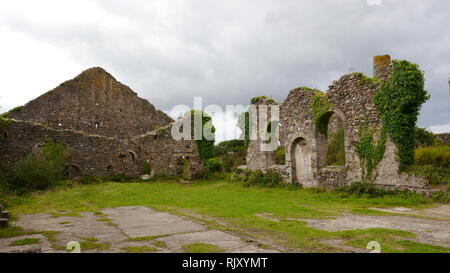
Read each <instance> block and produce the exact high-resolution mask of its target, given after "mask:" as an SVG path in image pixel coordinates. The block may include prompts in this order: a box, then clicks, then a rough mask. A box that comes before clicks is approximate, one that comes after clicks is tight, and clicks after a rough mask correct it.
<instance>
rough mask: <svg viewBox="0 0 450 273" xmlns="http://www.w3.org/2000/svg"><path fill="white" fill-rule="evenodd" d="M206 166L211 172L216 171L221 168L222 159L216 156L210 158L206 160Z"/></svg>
mask: <svg viewBox="0 0 450 273" xmlns="http://www.w3.org/2000/svg"><path fill="white" fill-rule="evenodd" d="M205 165H206V168H207V169H208V170H210V171H212V172H217V171H220V170H221V169H222V161H221V160H220V159H218V158H210V159H208V160H206V164H205Z"/></svg>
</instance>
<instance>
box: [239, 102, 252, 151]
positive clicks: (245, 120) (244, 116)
mask: <svg viewBox="0 0 450 273" xmlns="http://www.w3.org/2000/svg"><path fill="white" fill-rule="evenodd" d="M237 126H238V127H239V129H241V131H242V134H243V135H244V141H245V145H246V146H248V144H249V143H250V113H249V112H248V111H247V112H243V113H241V114H240V115H239V117H238V123H237Z"/></svg>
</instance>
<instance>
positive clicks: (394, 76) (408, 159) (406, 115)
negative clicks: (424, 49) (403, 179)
mask: <svg viewBox="0 0 450 273" xmlns="http://www.w3.org/2000/svg"><path fill="white" fill-rule="evenodd" d="M428 99H429V96H428V93H427V91H426V90H424V74H423V72H422V71H421V70H420V69H419V66H418V65H416V64H413V63H410V62H408V61H398V60H395V61H393V69H392V72H391V74H390V76H389V78H388V79H387V81H386V82H385V83H383V85H382V86H381V87H380V89H379V90H378V91H377V93H376V94H375V95H374V103H375V106H376V107H377V110H378V113H379V116H380V118H381V120H382V122H383V126H384V127H385V129H386V131H387V133H388V134H389V136H390V137H391V138H392V141H393V142H394V143H395V145H396V147H397V156H398V158H399V161H400V169H404V168H405V167H407V166H409V165H412V164H414V146H415V126H416V122H417V118H418V115H419V111H420V108H421V106H422V104H423V103H425V102H426V101H427V100H428Z"/></svg>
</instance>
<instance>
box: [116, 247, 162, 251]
mask: <svg viewBox="0 0 450 273" xmlns="http://www.w3.org/2000/svg"><path fill="white" fill-rule="evenodd" d="M121 250H123V253H150V252H155V251H157V250H158V249H156V248H154V247H151V246H126V247H122V248H121Z"/></svg>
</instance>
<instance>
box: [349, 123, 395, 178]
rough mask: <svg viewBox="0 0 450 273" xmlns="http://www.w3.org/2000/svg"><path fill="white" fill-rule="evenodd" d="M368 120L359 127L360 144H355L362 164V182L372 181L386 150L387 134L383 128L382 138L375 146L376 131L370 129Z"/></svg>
mask: <svg viewBox="0 0 450 273" xmlns="http://www.w3.org/2000/svg"><path fill="white" fill-rule="evenodd" d="M368 124H369V123H368V120H366V122H365V123H364V124H363V125H361V126H360V127H359V130H358V136H359V142H356V143H355V148H356V153H357V154H358V157H359V159H360V162H361V169H362V180H363V181H365V182H366V181H371V180H372V179H373V170H374V169H375V168H376V167H377V166H378V164H379V163H380V162H381V160H382V159H383V156H384V152H385V150H386V142H387V133H386V130H385V129H384V127H382V128H381V131H380V138H379V140H378V142H377V143H376V144H375V139H374V130H372V129H370V128H369V125H368Z"/></svg>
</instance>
